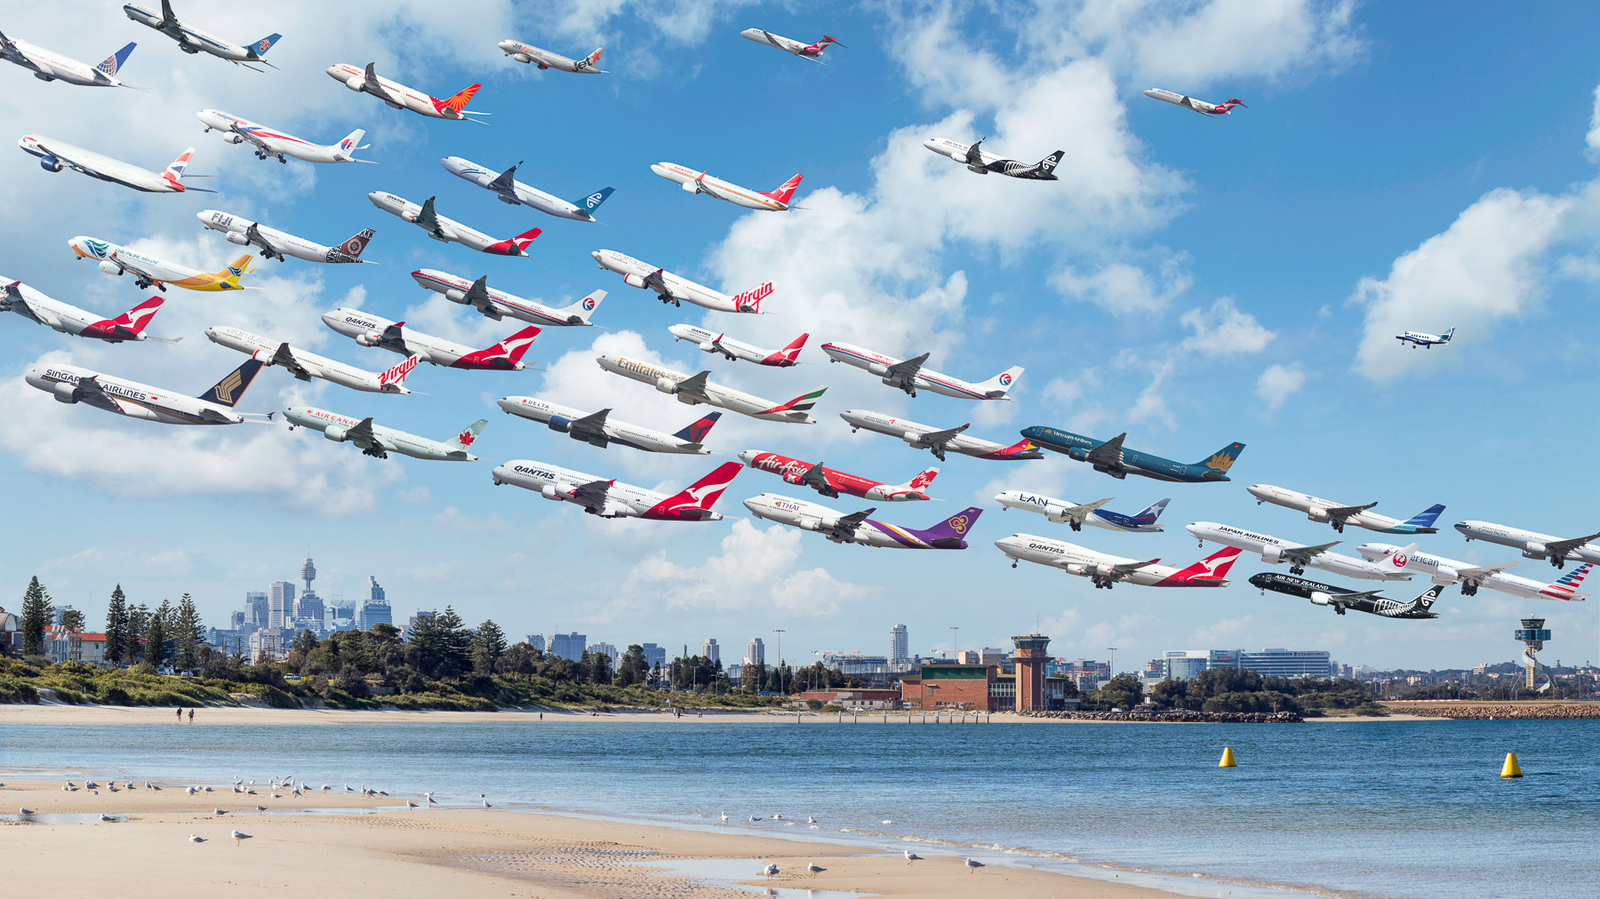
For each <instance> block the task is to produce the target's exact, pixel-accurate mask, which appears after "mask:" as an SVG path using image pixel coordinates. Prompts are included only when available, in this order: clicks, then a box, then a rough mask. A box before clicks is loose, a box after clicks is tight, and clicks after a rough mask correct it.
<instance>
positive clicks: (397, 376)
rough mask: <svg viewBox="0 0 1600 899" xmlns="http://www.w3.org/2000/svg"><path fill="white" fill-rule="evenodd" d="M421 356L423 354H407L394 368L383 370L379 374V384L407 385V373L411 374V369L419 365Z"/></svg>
mask: <svg viewBox="0 0 1600 899" xmlns="http://www.w3.org/2000/svg"><path fill="white" fill-rule="evenodd" d="M421 358H422V357H421V356H407V357H406V358H405V359H403V360H401V361H400V362H399V363H398V364H396V365H395V366H393V367H392V368H389V369H386V370H384V371H383V372H381V373H380V374H379V375H378V384H379V385H381V386H383V387H403V386H405V383H406V375H409V374H411V370H412V369H413V368H416V367H417V362H418V360H420V359H421Z"/></svg>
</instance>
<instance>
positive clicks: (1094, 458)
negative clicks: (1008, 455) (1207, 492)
mask: <svg viewBox="0 0 1600 899" xmlns="http://www.w3.org/2000/svg"><path fill="white" fill-rule="evenodd" d="M1022 436H1023V437H1026V438H1027V439H1028V441H1029V442H1031V443H1032V444H1034V445H1035V446H1039V447H1042V448H1044V449H1047V450H1054V451H1056V452H1058V453H1063V454H1065V455H1066V456H1067V458H1069V459H1074V460H1076V461H1079V462H1088V463H1089V464H1090V465H1093V466H1094V470H1095V471H1098V472H1100V473H1101V474H1108V475H1111V476H1112V477H1114V478H1118V479H1121V478H1125V477H1127V476H1128V475H1130V474H1136V475H1142V476H1143V477H1147V478H1153V479H1154V480H1157V481H1179V482H1182V483H1186V484H1203V483H1207V482H1210V481H1227V480H1231V479H1230V478H1229V477H1228V469H1229V468H1232V467H1233V463H1234V460H1236V459H1238V458H1239V453H1240V452H1242V451H1243V450H1244V444H1242V443H1230V444H1228V445H1227V446H1225V447H1223V448H1222V449H1220V450H1217V451H1216V452H1215V453H1212V454H1211V455H1210V456H1207V457H1206V458H1204V459H1201V460H1200V461H1199V462H1196V463H1194V464H1193V465H1185V464H1183V463H1182V462H1174V461H1172V460H1171V459H1163V458H1161V457H1160V456H1152V455H1150V454H1148V453H1141V452H1139V451H1138V450H1129V449H1123V448H1122V441H1123V440H1125V439H1127V436H1128V433H1127V432H1126V431H1124V432H1122V433H1121V434H1118V435H1117V436H1115V437H1113V438H1111V439H1110V440H1107V441H1105V442H1104V443H1102V442H1100V441H1098V440H1094V439H1092V438H1089V437H1084V436H1083V435H1081V434H1074V433H1072V432H1071V431H1063V430H1061V429H1059V428H1046V427H1032V428H1023V429H1022Z"/></svg>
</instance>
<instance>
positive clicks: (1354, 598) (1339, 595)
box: [1250, 572, 1444, 618]
mask: <svg viewBox="0 0 1600 899" xmlns="http://www.w3.org/2000/svg"><path fill="white" fill-rule="evenodd" d="M1250 584H1251V585H1252V586H1254V587H1258V588H1260V589H1261V591H1262V592H1266V591H1267V590H1271V591H1272V592H1274V593H1283V594H1286V595H1288V596H1300V597H1304V598H1306V599H1309V600H1311V604H1312V605H1314V606H1333V610H1334V611H1335V612H1338V613H1339V614H1340V615H1343V614H1344V612H1345V610H1346V609H1355V610H1356V611H1357V612H1366V613H1367V614H1369V615H1380V616H1382V617H1384V618H1438V617H1439V616H1438V614H1436V613H1434V612H1432V611H1430V610H1431V609H1432V608H1433V601H1434V600H1436V599H1438V598H1439V594H1440V593H1441V592H1442V591H1443V590H1444V587H1442V586H1439V585H1437V584H1436V585H1434V586H1432V587H1429V588H1428V589H1426V590H1424V591H1422V593H1420V594H1418V596H1417V598H1416V599H1413V600H1410V601H1402V600H1398V599H1388V598H1386V597H1384V596H1380V595H1379V594H1380V593H1381V592H1382V591H1380V590H1368V591H1365V592H1356V591H1354V590H1346V589H1345V588H1343V587H1335V586H1333V585H1332V584H1319V583H1317V582H1316V581H1308V580H1306V579H1305V578H1303V577H1295V576H1294V575H1289V574H1274V573H1272V572H1263V573H1261V574H1255V575H1251V576H1250Z"/></svg>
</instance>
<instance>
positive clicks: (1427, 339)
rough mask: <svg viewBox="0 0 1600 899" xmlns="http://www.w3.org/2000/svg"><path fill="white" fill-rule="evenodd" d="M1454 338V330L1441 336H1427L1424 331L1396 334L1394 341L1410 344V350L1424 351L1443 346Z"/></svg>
mask: <svg viewBox="0 0 1600 899" xmlns="http://www.w3.org/2000/svg"><path fill="white" fill-rule="evenodd" d="M1455 336H1456V329H1455V328H1451V329H1450V330H1448V331H1446V332H1444V333H1443V334H1429V333H1427V332H1425V331H1407V332H1405V333H1404V334H1396V335H1395V336H1394V339H1395V340H1398V341H1400V342H1401V343H1409V344H1411V348H1412V349H1416V348H1417V347H1422V348H1423V349H1425V350H1431V349H1433V348H1434V347H1435V346H1444V345H1445V344H1447V343H1449V342H1450V341H1451V339H1452V338H1454V337H1455Z"/></svg>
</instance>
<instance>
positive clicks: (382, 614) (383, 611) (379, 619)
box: [356, 575, 394, 631]
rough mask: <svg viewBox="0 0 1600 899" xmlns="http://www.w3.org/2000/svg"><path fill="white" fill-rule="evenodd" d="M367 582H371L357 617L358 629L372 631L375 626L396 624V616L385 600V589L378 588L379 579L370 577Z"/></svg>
mask: <svg viewBox="0 0 1600 899" xmlns="http://www.w3.org/2000/svg"><path fill="white" fill-rule="evenodd" d="M367 580H368V581H369V582H370V583H369V586H368V588H367V599H366V601H365V602H363V603H361V612H360V614H358V615H356V629H357V630H363V631H370V630H372V628H373V626H374V625H378V624H394V614H393V612H392V611H391V610H390V609H389V602H388V600H386V599H385V598H384V596H385V594H384V592H383V588H382V587H380V586H378V579H377V578H376V577H372V576H370V575H369V576H368V577H367Z"/></svg>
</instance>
